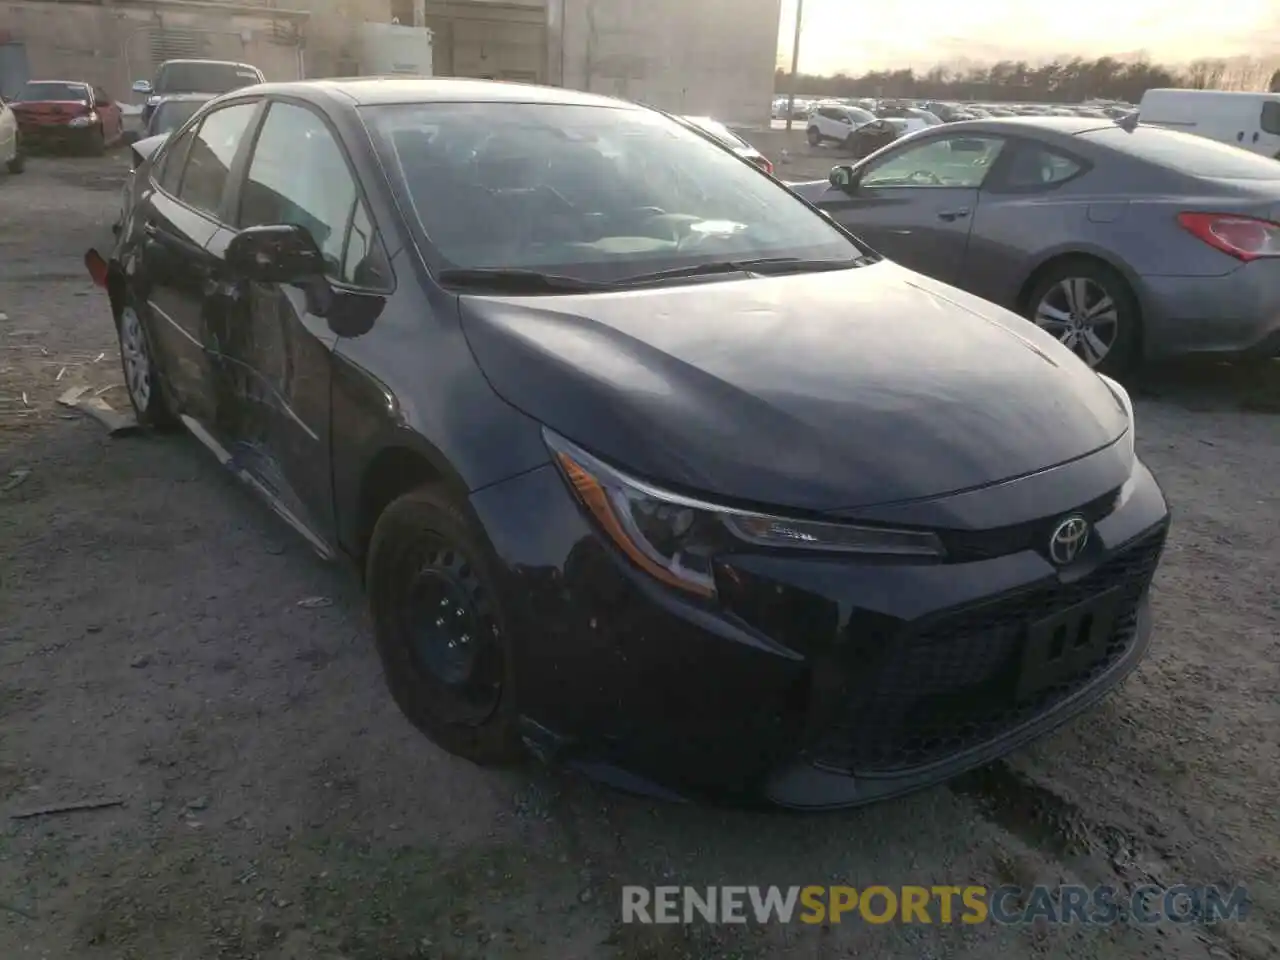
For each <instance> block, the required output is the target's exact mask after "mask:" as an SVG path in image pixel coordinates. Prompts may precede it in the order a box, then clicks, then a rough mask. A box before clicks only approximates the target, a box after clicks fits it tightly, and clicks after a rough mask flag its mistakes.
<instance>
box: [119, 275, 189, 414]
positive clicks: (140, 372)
mask: <svg viewBox="0 0 1280 960" xmlns="http://www.w3.org/2000/svg"><path fill="white" fill-rule="evenodd" d="M116 336H117V337H118V338H119V340H120V368H121V370H122V371H123V372H124V385H125V389H126V390H127V391H128V394H129V402H130V403H132V404H133V412H134V415H135V417H136V418H137V420H138V423H140V424H142V425H143V426H146V427H153V428H155V429H157V430H164V429H170V428H173V427H176V426H177V424H178V418H177V417H176V416H175V415H174V413H173V408H172V407H171V406H170V404H169V398H168V397H167V396H165V393H164V386H163V384H162V383H161V380H160V377H159V376H158V375H157V373H156V361H155V352H154V351H153V350H152V347H151V335H150V334H149V333H148V332H147V324H146V322H145V321H144V320H143V317H142V314H141V313H140V312H139V311H138V309H137V308H136V307H135V306H134V305H133V302H132V301H130V300H126V302H125V304H124V306H123V307H122V308H121V309H120V315H119V316H118V317H117V318H116Z"/></svg>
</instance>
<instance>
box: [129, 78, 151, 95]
mask: <svg viewBox="0 0 1280 960" xmlns="http://www.w3.org/2000/svg"><path fill="white" fill-rule="evenodd" d="M133 92H134V93H142V94H146V95H148V96H150V94H151V81H150V80H135V81H133Z"/></svg>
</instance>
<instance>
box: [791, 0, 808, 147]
mask: <svg viewBox="0 0 1280 960" xmlns="http://www.w3.org/2000/svg"><path fill="white" fill-rule="evenodd" d="M802 23H804V0H796V39H795V44H794V45H793V46H792V47H791V83H790V87H791V89H790V91H789V92H788V96H787V133H790V132H791V119H792V117H793V116H794V114H795V112H796V76H797V72H798V71H799V69H800V25H801V24H802Z"/></svg>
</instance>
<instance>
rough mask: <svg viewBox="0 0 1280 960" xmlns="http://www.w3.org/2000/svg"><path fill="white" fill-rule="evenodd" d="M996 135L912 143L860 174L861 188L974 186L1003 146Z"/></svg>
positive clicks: (985, 174) (979, 181)
mask: <svg viewBox="0 0 1280 960" xmlns="http://www.w3.org/2000/svg"><path fill="white" fill-rule="evenodd" d="M1004 144H1005V141H1004V140H1002V139H1001V138H999V137H939V138H937V139H935V140H927V141H925V142H924V143H917V144H913V145H912V146H909V147H907V148H905V149H904V150H901V151H899V152H897V153H895V154H893V155H892V156H889V157H886V158H885V159H883V160H881V161H880V162H879V163H877V164H875V165H874V166H872V167H869V168H868V169H867V171H866V172H865V173H864V174H863V175H862V178H861V179H860V180H859V182H858V185H859V186H860V187H872V188H874V187H885V188H887V187H966V188H969V189H976V188H978V187H980V186H982V181H983V180H985V179H986V178H987V174H988V173H990V172H991V166H992V164H994V163H995V162H996V158H997V157H999V156H1000V151H1001V150H1003V149H1004Z"/></svg>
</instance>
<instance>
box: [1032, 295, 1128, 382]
mask: <svg viewBox="0 0 1280 960" xmlns="http://www.w3.org/2000/svg"><path fill="white" fill-rule="evenodd" d="M1035 322H1036V323H1037V324H1038V325H1039V326H1040V327H1041V328H1042V329H1044V330H1045V331H1046V332H1048V333H1050V334H1052V335H1053V336H1055V337H1057V338H1058V339H1059V340H1060V341H1062V343H1063V345H1064V346H1066V347H1069V348H1070V349H1071V350H1072V351H1074V352H1075V354H1076V356H1078V357H1079V358H1080V359H1081V360H1083V361H1084V362H1085V363H1087V364H1088V365H1089V366H1091V367H1097V366H1098V365H1099V364H1101V363H1102V361H1103V360H1105V359H1106V357H1107V355H1108V354H1109V353H1110V352H1111V350H1112V348H1113V347H1114V346H1115V344H1116V339H1117V338H1118V337H1119V335H1120V310H1119V308H1118V307H1117V305H1116V302H1115V299H1114V298H1113V297H1112V296H1111V294H1109V293H1108V292H1107V290H1106V288H1104V287H1103V286H1102V284H1100V283H1098V282H1097V281H1096V280H1092V279H1090V278H1088V277H1065V278H1063V279H1062V280H1060V281H1058V282H1057V283H1055V284H1054V285H1053V286H1052V287H1050V288H1049V289H1048V290H1046V291H1045V293H1044V296H1043V297H1041V298H1040V302H1039V303H1038V304H1037V305H1036V310H1035Z"/></svg>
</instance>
